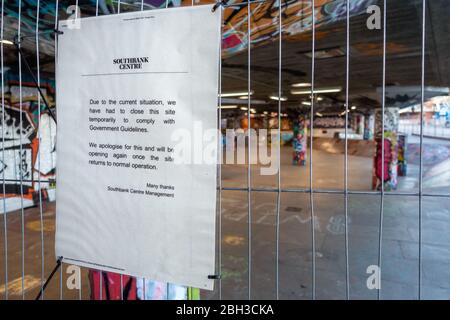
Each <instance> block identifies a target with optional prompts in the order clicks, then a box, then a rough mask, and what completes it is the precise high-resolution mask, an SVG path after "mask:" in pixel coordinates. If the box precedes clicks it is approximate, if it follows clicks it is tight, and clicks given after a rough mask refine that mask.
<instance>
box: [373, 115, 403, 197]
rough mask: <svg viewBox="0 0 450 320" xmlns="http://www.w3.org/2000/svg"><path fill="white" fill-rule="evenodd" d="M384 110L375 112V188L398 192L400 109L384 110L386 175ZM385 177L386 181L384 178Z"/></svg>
mask: <svg viewBox="0 0 450 320" xmlns="http://www.w3.org/2000/svg"><path fill="white" fill-rule="evenodd" d="M382 116H383V115H382V110H381V109H377V110H376V112H375V135H376V142H377V151H376V155H375V158H374V175H373V188H374V189H376V190H380V189H381V185H382V184H384V190H385V191H390V190H396V189H397V185H398V180H397V177H398V121H399V113H398V108H385V110H384V173H383V170H382V159H383V158H382V132H383V129H382V127H383V125H382V124H383V122H382ZM383 177H384V181H382V178H383Z"/></svg>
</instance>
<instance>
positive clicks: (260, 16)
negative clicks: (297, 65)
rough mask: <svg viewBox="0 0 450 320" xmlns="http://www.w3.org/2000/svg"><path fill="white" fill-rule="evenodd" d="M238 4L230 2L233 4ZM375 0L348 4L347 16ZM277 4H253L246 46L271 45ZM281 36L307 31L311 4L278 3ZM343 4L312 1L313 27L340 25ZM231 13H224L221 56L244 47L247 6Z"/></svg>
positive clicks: (289, 0) (338, 0) (293, 0)
mask: <svg viewBox="0 0 450 320" xmlns="http://www.w3.org/2000/svg"><path fill="white" fill-rule="evenodd" d="M237 2H241V1H230V2H229V3H230V4H232V3H237ZM377 2H378V1H377V0H354V1H351V2H350V16H355V15H358V14H362V13H365V12H366V9H367V7H368V6H370V5H372V4H375V3H377ZM279 4H280V2H279V1H265V2H262V3H258V4H254V5H252V8H251V20H250V34H251V38H250V42H251V45H252V46H257V45H261V44H266V43H268V42H271V41H275V40H276V37H278V35H279V29H278V21H279V20H278V19H279V17H278V12H279ZM281 6H282V7H281V12H282V24H283V30H282V36H283V37H284V38H285V39H287V40H296V38H297V37H299V36H300V35H301V34H302V33H304V32H306V31H309V30H311V26H312V22H313V19H312V11H313V10H312V2H311V1H299V0H286V1H282V2H281ZM346 6H347V4H346V0H317V1H315V10H314V12H315V19H314V20H315V25H316V28H319V27H321V26H323V25H327V24H330V23H334V22H337V21H341V20H343V19H345V18H346V10H347V8H346ZM232 8H233V9H234V10H225V11H224V26H225V28H224V33H223V40H222V41H223V44H222V48H223V51H224V53H223V54H224V55H225V56H227V55H232V54H235V53H238V52H240V51H242V50H244V49H246V47H247V46H248V36H247V35H248V26H247V23H248V14H247V13H248V12H247V6H235V7H232Z"/></svg>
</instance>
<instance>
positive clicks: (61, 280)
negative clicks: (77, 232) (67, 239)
mask: <svg viewBox="0 0 450 320" xmlns="http://www.w3.org/2000/svg"><path fill="white" fill-rule="evenodd" d="M58 10H59V1H58V0H56V4H55V30H58V29H59V26H58ZM54 41H55V73H56V66H57V65H58V34H57V33H55V35H54ZM21 104H22V103H21ZM55 107H56V94H55ZM21 116H22V113H21ZM50 121H51V120H50ZM50 136H51V130H50ZM20 140H22V139H20ZM52 161H53V160H52ZM56 174H57V173H56ZM55 176H56V175H55ZM55 201H56V200H55ZM63 269H64V264H63V262H62V261H61V266H60V267H59V300H62V299H63Z"/></svg>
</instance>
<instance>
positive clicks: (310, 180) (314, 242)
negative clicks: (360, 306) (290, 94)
mask: <svg viewBox="0 0 450 320" xmlns="http://www.w3.org/2000/svg"><path fill="white" fill-rule="evenodd" d="M311 9H312V27H311V28H312V48H311V114H310V120H309V127H310V130H311V132H310V134H309V139H310V140H309V201H310V206H311V246H312V248H311V249H312V260H311V263H312V266H311V267H312V299H313V300H315V299H316V235H315V230H314V227H315V219H314V194H313V171H312V170H313V165H312V163H313V151H312V150H313V135H314V132H313V129H314V80H315V79H314V76H315V74H314V72H315V62H316V57H315V51H316V9H315V1H314V0H312V8H311Z"/></svg>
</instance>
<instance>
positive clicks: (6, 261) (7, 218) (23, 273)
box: [0, 0, 450, 299]
mask: <svg viewBox="0 0 450 320" xmlns="http://www.w3.org/2000/svg"><path fill="white" fill-rule="evenodd" d="M264 1H269V0H262V1H257V0H255V1H251V2H241V3H230V4H224V5H223V10H232V9H233V8H235V7H244V6H246V7H247V12H246V16H247V17H246V18H245V19H246V21H247V35H246V37H247V43H249V44H250V43H252V32H254V29H253V28H252V14H253V12H252V6H253V5H255V4H256V3H259V2H264ZM300 2H304V3H308V4H309V5H310V6H311V9H312V13H311V24H312V28H311V48H312V51H311V55H310V56H311V70H310V76H311V77H310V81H311V89H310V90H311V100H310V119H314V116H315V113H316V111H315V109H314V107H315V103H316V99H315V71H316V54H315V52H316V27H315V26H316V20H315V19H316V13H315V10H317V5H316V2H317V1H314V0H311V1H300ZM351 2H352V1H350V0H349V1H344V3H345V10H346V15H345V20H346V29H345V33H346V36H345V39H346V45H345V48H346V52H345V69H346V77H345V90H346V91H345V146H344V161H343V167H342V168H341V169H338V168H333V170H342V171H343V184H344V188H343V189H335V188H319V187H317V186H316V180H315V176H314V174H313V173H314V172H315V171H314V159H315V154H314V152H313V146H314V136H313V134H310V136H309V179H308V183H309V186H307V187H295V188H293V187H283V185H282V181H281V179H282V170H283V167H282V165H281V144H278V150H277V153H278V160H277V161H278V162H277V166H278V171H277V176H276V184H275V186H274V187H273V186H272V187H259V186H254V185H253V183H252V179H253V173H252V165H251V157H252V153H251V151H250V149H251V148H250V147H251V146H250V141H251V137H250V130H248V131H247V133H248V143H249V145H248V154H247V159H248V164H247V165H246V186H236V187H234V186H224V185H223V183H222V181H223V179H222V178H223V176H222V167H223V165H219V166H218V177H219V182H218V184H219V188H218V193H219V197H218V199H219V200H218V206H217V208H218V212H217V219H218V220H217V221H218V232H217V234H218V241H217V248H218V250H217V251H218V252H217V262H218V263H217V268H218V274H224V270H223V246H224V238H223V214H222V209H223V202H222V201H223V197H224V194H229V193H230V192H240V193H246V197H245V200H244V199H241V201H246V202H247V205H246V210H247V212H246V213H247V219H246V227H247V229H246V238H247V248H246V249H247V250H246V263H245V264H246V266H245V270H247V271H246V272H247V277H246V288H247V293H246V297H247V298H248V299H252V298H254V297H255V295H256V294H255V292H254V287H255V285H254V283H253V282H254V281H255V280H254V275H253V274H252V271H253V270H254V268H255V265H254V261H253V259H252V257H254V255H255V252H254V248H253V247H252V244H254V241H256V240H253V239H254V234H253V232H254V230H253V228H252V227H253V224H254V216H253V215H254V212H253V210H252V200H253V199H254V198H255V194H256V195H257V196H259V195H261V194H270V195H273V196H275V199H274V203H275V218H274V219H275V222H274V229H275V258H274V261H273V263H274V268H275V271H274V273H275V274H274V277H273V279H272V278H271V281H273V288H275V290H274V295H273V297H274V298H276V299H278V298H280V297H281V298H282V297H283V296H280V290H281V289H282V288H281V286H280V260H281V258H280V245H282V243H281V242H280V238H281V236H282V233H281V230H280V214H281V205H282V197H283V196H286V195H289V196H292V195H295V196H298V197H299V199H300V198H301V197H303V196H307V197H308V202H309V203H308V208H309V213H308V215H309V226H310V231H309V232H310V233H309V234H310V239H309V244H308V245H309V246H310V257H311V258H310V259H309V262H308V263H310V266H308V268H307V270H309V271H310V273H311V274H310V277H309V280H310V284H309V285H308V288H309V289H308V290H310V296H309V298H312V299H316V298H317V295H316V290H317V282H318V281H319V279H318V275H317V272H316V271H317V258H316V257H317V256H318V251H317V234H316V228H315V225H316V211H315V210H316V204H317V203H316V201H317V200H316V199H317V197H318V196H321V195H330V196H333V195H335V196H342V197H343V199H344V205H343V213H344V215H343V216H344V222H343V225H344V268H345V270H344V274H345V276H344V281H345V286H344V287H345V290H344V291H345V294H344V297H343V298H345V299H350V298H351V295H352V293H351V284H350V282H351V274H350V269H351V265H350V262H349V254H350V252H349V208H350V204H349V197H351V196H367V197H368V199H369V198H370V199H372V200H375V197H379V201H380V205H379V211H378V218H379V220H378V221H379V222H378V228H377V230H376V232H377V244H378V246H377V265H378V266H379V267H380V268H381V269H382V267H383V265H384V263H385V260H384V259H385V258H384V256H383V235H384V219H383V218H384V216H385V201H386V200H385V199H387V198H389V197H397V198H399V199H401V200H400V201H409V199H411V198H414V199H417V200H418V203H417V205H418V207H417V209H418V215H417V219H418V220H417V223H418V229H417V230H418V233H419V234H418V239H417V241H418V259H417V262H418V265H417V270H418V274H417V281H418V285H417V287H416V288H417V295H418V298H422V295H423V290H422V286H423V285H422V278H423V256H422V247H423V234H422V227H423V225H422V223H423V214H424V209H423V201H424V199H426V198H433V199H442V201H448V198H449V197H450V194H447V193H435V192H425V191H424V185H423V166H424V159H423V154H424V152H423V145H424V142H423V137H424V125H423V122H422V125H420V126H419V128H418V132H417V130H415V132H416V133H417V134H418V136H419V139H420V142H419V165H418V167H419V173H418V179H419V188H418V190H417V191H416V190H414V191H389V192H388V191H386V190H385V188H384V184H383V183H382V184H381V187H380V190H376V191H364V190H353V189H350V188H349V144H348V137H347V135H348V131H347V128H348V122H349V104H350V100H349V90H350V89H349V88H350V76H351V70H350V63H351V59H350V50H351V47H350V42H351V38H350V37H351V30H350V5H351ZM386 2H387V1H386V0H383V1H382V4H383V5H382V10H383V12H382V16H383V46H382V58H383V59H382V70H379V76H380V78H381V79H382V97H383V99H382V103H381V110H382V113H383V114H384V112H385V105H386V93H385V89H386V55H387V52H386V51H387V47H386V46H387V36H388V34H387V32H386V29H387V28H386V23H387V3H386ZM101 3H102V2H101ZM101 3H100V4H101ZM73 4H75V5H78V1H74V3H73ZM124 5H126V6H127V9H129V7H130V6H133V8H134V9H135V10H144V9H148V8H147V7H146V6H145V3H144V1H141V3H140V4H136V3H134V4H130V3H128V2H127V3H121V1H120V0H119V1H117V3H116V8H117V11H116V14H120V13H121V12H123V11H122V10H121V8H122V6H124ZM184 5H186V4H185V3H184ZM191 5H199V3H194V1H192V3H191ZM288 5H289V4H288V3H287V1H285V2H278V4H277V5H275V6H274V7H276V8H277V11H276V12H273V15H275V16H276V17H277V23H276V26H277V29H278V30H277V31H276V34H277V35H278V36H277V42H276V43H274V45H277V46H278V50H277V54H278V57H277V74H278V77H277V82H278V85H277V93H278V101H277V109H278V110H277V116H278V126H280V125H281V121H282V119H281V115H282V108H283V101H282V99H281V97H282V92H283V87H282V86H283V81H282V80H283V79H282V77H283V63H284V61H283V46H284V41H283V37H282V36H281V35H282V34H283V10H285V9H286V8H287V7H288ZM54 6H55V11H54V12H55V13H56V15H55V17H54V28H55V29H57V28H58V19H59V17H58V12H59V6H60V2H59V1H56V2H55V3H54ZM169 6H175V4H174V3H173V2H169V1H166V2H165V3H164V4H162V5H161V6H160V7H166V8H167V7H169ZM40 7H41V2H40V1H39V0H37V1H36V8H35V12H36V15H35V17H36V21H35V34H34V41H35V50H34V53H35V56H34V60H35V63H34V65H35V76H36V80H37V84H38V86H39V87H41V85H42V84H41V67H40V63H41V55H40V52H39V49H40V47H41V44H40V38H41V31H42V30H41V29H40V21H41V19H43V18H42V17H43V14H42V13H40ZM1 8H2V10H1V12H2V15H1V18H2V19H1V26H0V37H1V39H2V40H3V39H5V38H4V28H5V23H13V22H12V21H11V20H5V9H6V8H5V1H4V0H2V1H1ZM17 8H18V12H17V24H16V26H17V28H16V31H17V37H18V39H21V37H22V36H24V35H28V34H24V33H23V30H22V29H21V26H22V25H23V23H22V21H21V19H22V16H23V12H22V11H21V10H22V8H23V4H22V1H21V0H19V1H18V6H17ZM422 8H423V10H422V12H421V21H422V26H421V34H422V39H421V113H420V117H421V118H423V116H424V115H423V106H424V103H425V100H424V99H425V98H424V87H425V71H426V70H425V56H426V37H425V35H426V17H427V11H426V9H427V0H422ZM94 9H95V15H96V16H97V15H99V12H100V10H99V1H98V0H97V1H96V4H95V8H94ZM127 11H129V10H127ZM77 13H78V11H76V14H77ZM46 19H47V20H48V17H46ZM47 22H48V21H47ZM6 45H7V44H5V41H2V42H1V47H0V50H1V51H0V53H1V74H2V79H1V82H2V84H1V86H2V92H1V93H2V101H1V103H2V145H3V148H2V163H3V164H5V163H6V158H7V157H9V156H8V154H7V153H8V152H9V151H8V149H7V148H6V146H7V145H8V141H10V140H12V137H11V136H10V135H9V132H7V130H6V122H7V121H8V119H6V118H5V117H6V112H5V108H6V106H7V102H6V101H5V96H6V95H5V94H6V91H5V88H6V87H7V86H6V83H5V66H4V57H5V50H4V47H5V46H6ZM18 47H19V49H20V47H21V42H20V41H19V42H18ZM54 50H55V61H54V62H55V63H56V59H57V54H56V53H57V52H56V50H57V35H56V34H55V36H54ZM246 50H247V91H248V93H250V92H252V90H253V85H254V82H253V80H254V78H253V74H252V70H253V69H252V65H253V63H252V46H251V45H248V46H247V48H246ZM8 51H11V50H10V49H9V47H8ZM15 52H16V53H15V54H16V62H17V66H18V81H17V82H18V96H19V100H18V112H19V124H18V127H19V128H21V130H18V131H19V132H18V133H19V140H20V143H18V145H14V146H13V147H14V148H15V149H17V150H19V154H20V157H18V158H17V159H16V156H13V157H12V158H13V161H19V162H21V161H23V159H22V155H23V154H24V152H25V153H27V152H28V151H27V150H28V149H27V150H26V149H25V148H24V146H23V143H22V141H24V139H25V138H26V137H25V136H24V135H26V134H28V133H27V131H26V130H23V128H25V129H26V126H25V125H24V123H25V122H26V121H27V119H26V117H25V113H24V112H23V105H24V102H23V95H24V89H23V82H24V81H23V77H24V74H25V73H26V70H23V59H24V58H25V59H30V56H29V55H28V56H27V57H23V56H22V55H21V53H20V52H19V51H15ZM219 63H220V70H221V72H220V75H221V76H220V79H219V90H220V91H219V97H221V94H222V76H223V72H222V70H223V68H222V58H221V59H220V61H219ZM26 77H27V78H29V77H30V75H26ZM27 94H28V93H27ZM35 95H36V96H37V108H36V114H37V126H36V127H37V130H36V132H35V134H36V135H37V140H38V141H39V142H41V144H42V141H43V137H42V136H41V135H42V134H44V133H45V134H48V135H49V139H50V145H53V140H54V137H55V136H54V134H53V132H54V129H55V128H53V129H52V128H50V129H48V128H47V129H48V130H46V129H45V126H50V127H51V126H56V123H54V122H52V121H50V119H49V118H47V119H46V120H45V121H43V119H44V118H43V112H42V111H41V105H42V103H43V101H41V96H40V95H39V94H37V93H36V92H35ZM54 104H55V105H57V101H54ZM247 104H248V105H247V108H248V112H247V121H248V127H249V128H250V127H251V122H252V117H251V113H250V112H249V111H250V109H251V106H252V99H251V95H250V94H249V95H248V99H247ZM221 107H222V98H219V108H220V109H219V110H221V112H219V119H218V120H219V126H220V124H221V120H222V108H221ZM313 126H314V122H313V121H309V131H310V132H311V133H312V132H313V131H314V127H313ZM381 126H382V128H384V117H382V125H381ZM277 139H278V141H280V140H281V136H280V131H279V132H278V137H277ZM384 139H385V137H384V130H382V142H384ZM41 146H42V145H39V143H38V145H37V148H38V149H37V150H39V151H38V152H37V153H32V154H30V157H31V156H32V157H36V165H35V168H31V170H30V172H31V174H28V175H24V174H22V171H23V170H24V168H23V167H22V166H21V165H17V164H16V165H15V167H16V168H19V169H20V171H21V172H20V173H14V175H13V178H11V177H8V176H6V168H5V166H3V170H2V184H3V190H2V192H3V199H2V202H3V204H2V205H3V216H2V218H3V219H2V220H3V241H2V242H3V250H2V255H1V260H0V261H2V262H3V270H2V274H3V281H2V282H3V289H2V291H3V292H2V294H3V297H4V299H9V298H10V296H11V295H10V290H14V291H15V294H16V295H17V293H19V294H18V296H19V297H20V298H22V299H25V298H27V299H30V298H34V296H32V295H34V293H36V291H41V299H45V298H47V296H46V294H45V292H44V291H43V285H44V283H45V280H46V276H47V274H48V273H49V271H50V270H49V267H48V266H47V265H51V264H52V263H53V261H52V263H50V264H49V262H48V261H47V259H48V258H49V257H51V256H52V250H53V248H51V247H49V244H48V243H46V238H47V236H46V228H49V222H48V220H47V219H46V216H45V212H46V211H45V208H46V207H48V205H47V204H46V201H45V200H46V199H44V197H46V198H50V199H51V200H54V199H53V198H52V196H51V195H50V196H49V195H48V193H46V192H45V191H44V190H45V189H48V188H49V187H51V185H52V183H54V181H53V178H51V177H50V178H49V176H48V175H46V177H43V176H42V174H41V173H42V172H43V171H44V170H43V169H42V168H41V157H43V156H44V155H43V153H41V150H42V149H41ZM45 151H47V152H49V153H52V152H53V151H54V150H52V149H51V148H49V149H47V150H44V152H45ZM219 151H220V152H222V148H219ZM381 154H382V155H383V161H382V162H381V163H382V169H381V172H382V174H383V176H382V180H383V181H384V178H385V177H384V172H385V168H384V165H385V164H384V163H385V161H384V155H385V150H384V143H382V152H381ZM221 156H222V154H221ZM51 161H54V158H53V156H51ZM10 184H14V185H15V186H16V190H17V192H16V194H17V195H18V197H17V198H18V199H19V202H18V204H17V205H16V207H15V208H14V209H15V210H16V211H11V208H7V201H8V200H9V199H10V197H9V196H8V194H9V192H10V191H9V190H7V188H8V185H10ZM30 185H32V186H33V188H34V190H35V191H36V192H35V196H34V197H35V202H33V205H35V206H36V210H37V211H38V219H37V221H38V222H37V225H36V226H35V227H36V228H37V230H39V234H40V236H39V237H38V238H35V237H33V240H32V241H36V240H37V241H38V242H39V243H33V244H30V243H28V244H27V240H28V239H26V226H27V218H29V217H30V216H29V215H28V214H27V207H28V206H29V202H30V201H29V200H30V198H29V197H28V196H27V195H26V194H25V193H24V190H28V189H29V187H30ZM403 199H404V200H403ZM80 201H82V199H80ZM16 217H19V221H20V222H19V223H18V224H15V223H14V225H19V226H20V229H19V230H13V229H11V228H12V226H11V224H12V223H13V222H14V221H13V220H14V219H15V218H16ZM33 219H34V218H33ZM11 234H13V236H14V237H12V235H11ZM16 235H18V236H17V237H16ZM11 239H14V241H16V242H18V243H19V248H20V250H19V252H18V255H19V256H13V257H12V255H11V252H10V251H9V248H10V247H11V246H12V244H11V243H10V241H11ZM30 245H31V249H30ZM27 253H30V256H27ZM50 259H51V258H50ZM12 265H14V266H15V267H14V268H15V269H17V266H18V265H19V266H20V267H19V269H20V270H19V274H17V272H16V274H15V275H14V276H15V277H16V278H14V279H13V278H12V277H11V270H10V269H11V266H12ZM30 270H33V272H34V273H35V274H39V276H38V277H37V278H34V277H32V278H30V277H29V273H30ZM86 272H87V271H86V270H83V271H82V275H83V276H82V277H81V279H83V280H80V281H82V283H81V284H80V286H79V289H78V290H77V291H69V290H67V289H66V288H65V280H67V275H65V274H64V272H63V268H61V269H60V272H59V275H58V277H57V278H55V279H56V280H54V282H53V283H52V284H51V286H55V287H56V286H59V289H58V290H56V291H59V296H57V297H55V296H51V297H50V298H60V299H63V298H71V299H73V298H79V299H82V298H87V297H88V295H89V293H88V292H86V291H87V290H86V289H87V288H88V286H87V284H86ZM58 278H59V279H58ZM16 279H18V280H17V281H16ZM225 281H227V279H226V278H225V277H222V279H219V280H217V289H216V291H215V292H214V294H213V295H211V297H213V298H219V299H222V298H223V296H224V293H223V290H224V289H223V285H224V282H225ZM446 281H448V279H447V280H446ZM33 282H34V287H33V288H34V291H33V290H31V289H28V288H27V285H29V283H33ZM36 282H37V283H36ZM101 283H102V282H101V281H100V286H101ZM121 284H122V281H121ZM144 290H145V288H144ZM27 292H30V293H29V294H28V293H27ZM74 292H77V293H74ZM102 292H103V289H102V288H101V287H100V295H101V296H102ZM383 294H384V290H382V289H380V290H378V291H377V298H378V299H382V298H383ZM15 298H17V297H15ZM227 298H228V296H227ZM231 298H235V297H231Z"/></svg>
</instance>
